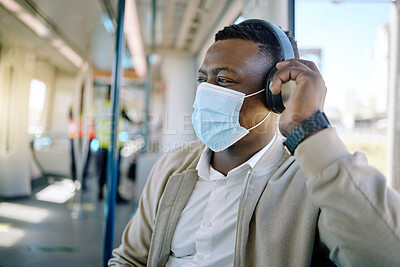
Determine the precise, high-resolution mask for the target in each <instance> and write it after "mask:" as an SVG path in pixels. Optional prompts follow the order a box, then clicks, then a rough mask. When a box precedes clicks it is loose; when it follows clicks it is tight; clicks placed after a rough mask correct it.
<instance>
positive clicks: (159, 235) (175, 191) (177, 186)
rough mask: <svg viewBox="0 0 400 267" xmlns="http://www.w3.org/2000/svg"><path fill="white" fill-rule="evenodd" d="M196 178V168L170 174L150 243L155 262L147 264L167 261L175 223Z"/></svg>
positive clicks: (162, 264) (155, 264)
mask: <svg viewBox="0 0 400 267" xmlns="http://www.w3.org/2000/svg"><path fill="white" fill-rule="evenodd" d="M197 178H198V175H197V170H194V169H190V170H187V171H185V172H183V173H179V174H175V175H172V176H171V177H170V178H169V180H168V183H167V185H166V188H165V190H164V194H163V196H162V197H161V200H160V204H159V208H158V213H157V216H156V219H155V225H154V231H153V233H154V234H153V237H152V242H151V245H150V251H151V252H150V255H151V254H153V253H154V254H153V255H154V256H155V257H154V258H153V259H154V260H156V262H149V266H164V265H165V263H166V262H167V260H168V257H169V254H170V250H171V241H172V237H173V234H174V232H175V227H176V224H177V222H178V220H179V216H180V214H181V212H182V210H183V208H184V207H185V205H186V202H187V201H188V199H189V197H190V194H191V193H192V191H193V188H194V186H195V185H196V182H197ZM153 240H157V242H153Z"/></svg>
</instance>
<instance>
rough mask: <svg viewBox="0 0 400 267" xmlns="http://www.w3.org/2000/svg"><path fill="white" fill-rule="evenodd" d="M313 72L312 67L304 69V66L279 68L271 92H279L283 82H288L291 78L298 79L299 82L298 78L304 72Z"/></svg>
mask: <svg viewBox="0 0 400 267" xmlns="http://www.w3.org/2000/svg"><path fill="white" fill-rule="evenodd" d="M308 73H310V74H312V71H311V70H310V69H304V67H290V68H284V69H281V70H278V71H277V72H276V73H275V75H274V79H273V81H272V83H271V85H270V89H271V92H272V93H273V94H278V93H279V92H280V90H281V87H282V84H284V83H287V82H288V81H290V80H293V81H296V83H298V82H299V81H298V79H299V78H301V77H300V76H301V75H303V74H308Z"/></svg>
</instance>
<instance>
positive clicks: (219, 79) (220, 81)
mask: <svg viewBox="0 0 400 267" xmlns="http://www.w3.org/2000/svg"><path fill="white" fill-rule="evenodd" d="M217 81H218V82H219V83H230V82H232V81H231V80H228V79H225V78H223V77H218V78H217Z"/></svg>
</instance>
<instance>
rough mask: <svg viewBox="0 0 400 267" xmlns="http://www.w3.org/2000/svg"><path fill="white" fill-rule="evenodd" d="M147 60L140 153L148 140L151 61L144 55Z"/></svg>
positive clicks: (145, 149)
mask: <svg viewBox="0 0 400 267" xmlns="http://www.w3.org/2000/svg"><path fill="white" fill-rule="evenodd" d="M146 60H147V72H146V82H145V84H144V90H145V106H144V118H143V126H144V129H143V131H144V133H143V139H144V146H143V148H142V151H141V152H142V153H146V151H147V145H148V142H149V135H150V128H149V107H150V92H151V63H150V56H147V57H146Z"/></svg>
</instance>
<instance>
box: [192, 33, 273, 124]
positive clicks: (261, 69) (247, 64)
mask: <svg viewBox="0 0 400 267" xmlns="http://www.w3.org/2000/svg"><path fill="white" fill-rule="evenodd" d="M258 51H259V48H258V45H257V44H256V43H254V42H252V41H246V40H241V39H228V40H223V41H217V42H215V43H214V44H213V45H212V46H211V47H210V48H209V49H208V51H207V53H206V56H205V59H204V62H203V64H202V66H201V68H200V69H199V72H198V81H199V82H208V83H211V84H215V85H218V86H222V87H226V88H229V89H232V90H235V91H239V92H242V93H244V94H246V95H248V94H251V93H254V92H257V91H259V90H261V89H263V88H265V79H266V74H267V71H268V70H269V69H270V68H271V67H272V66H268V67H267V68H266V67H265V64H263V62H262V60H261V59H260V56H259V54H258ZM267 113H268V109H267V108H266V106H265V92H262V93H260V94H257V95H254V96H252V97H249V98H245V100H244V102H243V106H242V109H241V110H240V117H239V122H240V125H241V126H242V127H244V128H246V129H248V128H250V127H252V126H254V125H256V124H257V123H258V122H259V121H261V119H262V118H264V117H265V116H266V115H267Z"/></svg>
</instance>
